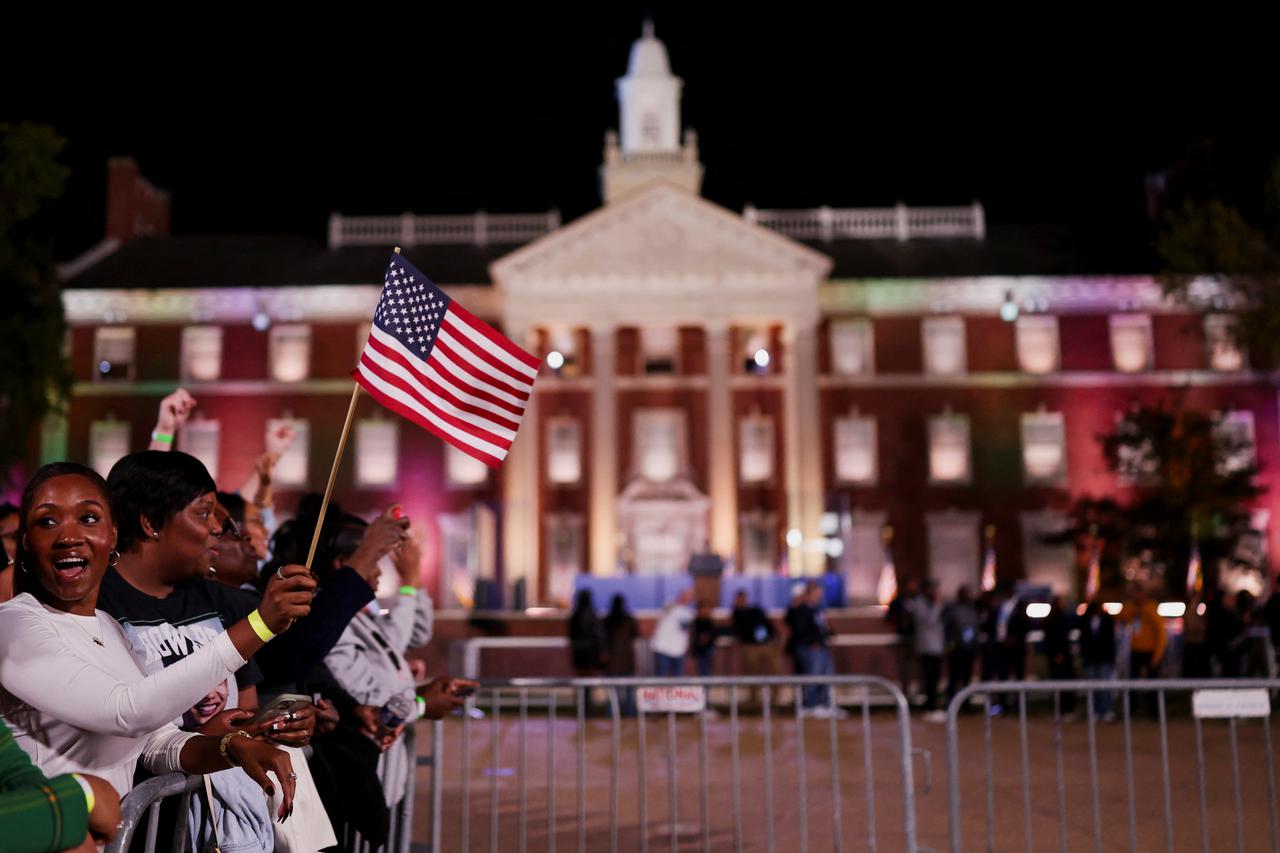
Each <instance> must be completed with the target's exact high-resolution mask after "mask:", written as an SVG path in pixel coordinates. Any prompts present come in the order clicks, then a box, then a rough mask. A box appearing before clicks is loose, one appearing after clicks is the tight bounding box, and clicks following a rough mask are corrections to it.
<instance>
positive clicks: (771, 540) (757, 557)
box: [738, 509, 778, 576]
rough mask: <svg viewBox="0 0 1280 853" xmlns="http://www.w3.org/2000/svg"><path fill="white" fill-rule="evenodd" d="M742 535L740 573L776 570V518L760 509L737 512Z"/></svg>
mask: <svg viewBox="0 0 1280 853" xmlns="http://www.w3.org/2000/svg"><path fill="white" fill-rule="evenodd" d="M738 527H739V530H740V534H741V536H742V574H744V575H756V576H761V575H772V574H773V573H774V572H776V571H777V570H778V518H777V516H775V515H774V514H773V513H768V512H765V511H764V510H762V509H753V510H748V511H746V512H742V513H739V514H738Z"/></svg>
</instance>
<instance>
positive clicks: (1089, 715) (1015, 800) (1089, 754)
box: [946, 679, 1280, 853]
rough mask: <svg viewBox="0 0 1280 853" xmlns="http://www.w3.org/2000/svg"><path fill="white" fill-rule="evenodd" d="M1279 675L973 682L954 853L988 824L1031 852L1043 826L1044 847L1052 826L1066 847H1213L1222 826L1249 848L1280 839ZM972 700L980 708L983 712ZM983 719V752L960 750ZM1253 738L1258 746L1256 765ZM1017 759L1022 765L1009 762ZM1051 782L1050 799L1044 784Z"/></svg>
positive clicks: (959, 713) (966, 701)
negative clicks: (1275, 697)
mask: <svg viewBox="0 0 1280 853" xmlns="http://www.w3.org/2000/svg"><path fill="white" fill-rule="evenodd" d="M1277 689H1280V680H1263V679H1249V680H1224V679H1217V680H1203V681H1190V680H1139V681H1133V680H1128V681H1119V680H1108V681H1036V682H1029V681H1020V682H989V683H981V684H974V685H970V686H969V687H966V688H965V689H963V690H961V691H960V692H959V693H958V694H957V695H956V696H955V698H954V699H953V700H952V702H951V704H950V707H949V708H948V711H947V721H946V722H947V760H948V780H947V781H948V793H949V799H948V830H949V835H950V841H951V851H952V853H961V851H962V850H963V848H964V841H965V839H966V838H967V837H974V836H978V835H980V834H981V835H982V836H983V840H984V846H983V847H982V849H984V850H987V851H996V850H1026V851H1028V853H1029V851H1032V850H1034V849H1037V846H1036V839H1037V837H1038V836H1039V837H1040V838H1041V843H1040V847H1039V849H1043V848H1044V846H1045V840H1046V839H1045V838H1044V836H1047V835H1048V836H1056V837H1055V838H1054V839H1053V840H1054V841H1056V845H1057V847H1058V848H1059V849H1060V850H1064V851H1065V850H1067V849H1068V848H1069V847H1070V848H1072V849H1076V848H1081V849H1086V848H1090V847H1091V848H1092V849H1093V850H1095V851H1102V850H1103V849H1104V847H1105V848H1106V849H1122V848H1123V849H1128V850H1131V851H1138V850H1142V851H1149V850H1167V851H1169V853H1172V851H1173V850H1174V849H1175V848H1178V849H1186V848H1187V847H1188V846H1189V844H1190V845H1193V846H1195V847H1198V848H1199V849H1201V850H1203V851H1206V853H1207V851H1208V850H1209V848H1210V840H1211V839H1217V840H1218V841H1219V842H1220V843H1221V842H1222V841H1225V840H1227V839H1230V840H1231V841H1232V842H1234V844H1233V846H1234V849H1235V850H1237V851H1239V853H1243V851H1245V850H1246V849H1247V850H1271V851H1273V853H1274V852H1275V851H1277V849H1280V848H1278V846H1277V845H1278V844H1280V834H1278V831H1277V808H1276V782H1275V767H1274V759H1273V756H1272V738H1271V719H1270V696H1271V695H1272V692H1273V691H1275V690H1277ZM1077 702H1079V705H1078V706H1077ZM974 705H977V708H973V706H974ZM1075 707H1079V708H1080V710H1079V711H1076V710H1075ZM966 709H973V710H975V711H976V712H980V713H981V715H982V716H981V722H980V723H979V721H978V720H976V719H973V718H972V717H966V715H965V713H964V712H965V711H966ZM1006 718H1007V719H1006ZM962 721H966V722H964V723H963V724H962ZM978 726H981V735H980V739H981V743H982V761H981V763H978V762H968V763H962V754H961V753H962V742H963V743H970V744H971V749H972V742H973V741H976V740H978V739H979V735H978V733H977V731H976V728H977V727H978ZM1242 741H1243V745H1244V751H1243V754H1244V755H1246V756H1249V757H1250V758H1251V759H1252V760H1250V761H1248V762H1246V764H1244V765H1242V762H1241V756H1242V746H1241V745H1242ZM1050 752H1051V753H1052V760H1051V762H1050V761H1049V760H1047V759H1048V754H1049V753H1050ZM1228 756H1229V761H1228ZM998 764H999V766H997V765H998ZM1013 765H1016V766H1017V768H1018V769H1017V771H1016V772H1009V771H1013ZM962 767H963V768H964V772H963V773H962ZM975 777H980V779H978V778H975ZM1264 777H1265V781H1264ZM1208 780H1211V782H1212V784H1210V782H1209V781H1208ZM1139 781H1140V783H1141V784H1138V782H1139ZM979 789H980V790H982V791H983V793H984V795H985V796H984V799H983V803H982V805H981V806H979V808H982V809H984V814H983V820H981V821H979V820H978V816H977V813H976V812H965V811H964V808H965V802H964V800H963V798H962V794H963V793H964V792H967V791H974V792H975V793H976V790H979ZM1050 791H1052V792H1053V796H1054V799H1053V801H1052V806H1049V807H1046V805H1047V804H1046V803H1045V802H1044V801H1043V799H1041V798H1042V797H1044V796H1045V795H1047V794H1048V793H1049V792H1050ZM1038 795H1039V796H1038ZM1264 799H1265V802H1266V806H1265V809H1264V808H1263V807H1262V802H1261V801H1262V800H1264ZM970 802H972V800H971V801H970ZM1197 813H1198V819H1197V818H1196V815H1197ZM980 827H981V828H980Z"/></svg>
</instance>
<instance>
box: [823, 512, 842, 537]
mask: <svg viewBox="0 0 1280 853" xmlns="http://www.w3.org/2000/svg"><path fill="white" fill-rule="evenodd" d="M839 529H840V516H839V515H838V514H836V513H834V512H824V513H823V514H822V517H821V518H819V519H818V530H820V531H821V532H822V535H823V536H835V535H836V531H838V530H839Z"/></svg>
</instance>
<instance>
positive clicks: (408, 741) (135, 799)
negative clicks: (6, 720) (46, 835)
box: [104, 726, 439, 853]
mask: <svg viewBox="0 0 1280 853" xmlns="http://www.w3.org/2000/svg"><path fill="white" fill-rule="evenodd" d="M390 748H391V749H399V750H403V751H404V753H405V757H406V760H405V761H404V762H400V763H394V764H393V763H392V762H383V763H382V765H381V766H380V767H379V781H380V783H381V785H382V787H383V789H384V790H386V789H388V788H391V789H392V790H399V789H400V788H403V790H404V796H403V797H402V798H401V799H400V800H399V801H397V802H396V803H395V804H394V806H392V808H391V826H390V833H389V835H388V840H387V844H386V846H385V848H384V849H385V850H386V851H388V853H410V851H411V850H412V843H413V819H414V808H413V807H414V798H415V796H416V782H417V764H418V761H417V732H416V730H415V729H414V727H413V726H406V727H405V730H404V734H403V735H402V736H401V737H400V739H399V740H397V741H396V742H395V744H393V745H392V746H391V747H390ZM304 751H305V753H306V755H307V757H308V758H310V756H311V747H309V746H308V747H305V748H304ZM392 773H398V774H403V778H402V779H391V778H390V774H392ZM277 781H278V780H277ZM203 785H204V783H203V777H202V776H196V775H191V774H187V773H169V774H166V775H164V776H157V777H155V778H153V779H148V780H146V781H145V782H142V783H141V784H139V785H137V786H136V787H134V789H133V790H132V791H130V792H129V793H128V795H127V796H125V797H124V798H123V799H122V800H121V801H120V817H121V821H120V830H119V832H118V833H117V834H116V837H115V838H114V839H113V840H112V841H111V843H110V844H108V845H106V847H105V849H104V853H129V851H130V850H133V851H139V853H157V851H186V850H188V849H189V848H190V843H189V839H188V833H189V829H188V824H187V820H186V814H187V811H188V807H189V804H190V802H191V798H192V797H203V794H202V793H201V790H202V788H203ZM169 807H172V808H173V809H174V814H175V815H176V816H178V817H180V819H175V820H174V821H173V836H172V838H166V839H162V838H160V837H159V834H160V833H159V830H160V826H161V821H160V817H161V816H160V810H161V809H162V808H169ZM333 831H334V834H335V835H336V836H337V838H338V841H339V844H340V845H341V847H342V849H344V850H352V851H358V853H373V851H372V848H371V846H370V845H369V844H368V843H367V842H365V841H363V840H362V839H361V838H360V835H359V833H356V832H352V831H350V830H349V829H348V828H347V827H344V826H341V825H338V824H334V826H333ZM140 832H141V833H144V834H143V836H142V837H143V839H144V840H143V842H142V844H141V845H140V846H139V845H138V844H137V843H136V839H137V838H138V837H139V833H140ZM438 849H439V846H438V845H437V846H436V847H433V848H432V850H438Z"/></svg>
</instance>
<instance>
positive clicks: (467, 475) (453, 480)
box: [444, 444, 489, 489]
mask: <svg viewBox="0 0 1280 853" xmlns="http://www.w3.org/2000/svg"><path fill="white" fill-rule="evenodd" d="M444 479H445V482H446V483H448V484H449V487H450V488H453V489H474V488H476V487H477V486H483V485H484V484H485V483H487V482H488V481H489V466H488V465H486V464H484V463H483V462H481V461H480V460H479V459H477V458H475V457H474V456H472V455H471V454H470V453H464V452H462V451H461V450H459V449H458V448H456V447H454V446H453V445H452V444H446V445H445V446H444Z"/></svg>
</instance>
